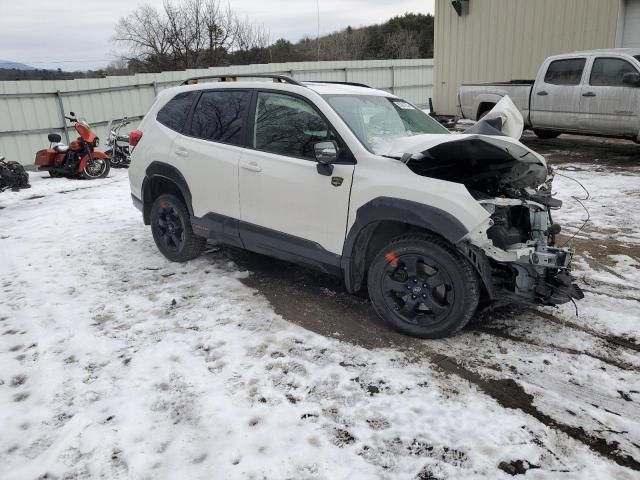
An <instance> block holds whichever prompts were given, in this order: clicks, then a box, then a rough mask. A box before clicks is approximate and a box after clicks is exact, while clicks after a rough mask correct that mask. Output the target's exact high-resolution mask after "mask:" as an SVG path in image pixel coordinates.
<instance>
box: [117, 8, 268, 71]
mask: <svg viewBox="0 0 640 480" xmlns="http://www.w3.org/2000/svg"><path fill="white" fill-rule="evenodd" d="M115 40H116V41H118V42H119V43H121V44H124V45H125V46H126V47H128V48H129V51H130V55H129V56H128V57H126V58H127V60H129V64H130V66H131V65H132V64H133V65H134V66H137V65H139V64H144V65H146V66H147V67H148V68H149V69H151V70H159V69H163V68H172V69H176V68H179V69H183V68H184V69H186V68H197V67H211V66H217V65H220V64H222V63H224V62H225V61H226V60H227V58H228V57H229V56H231V57H232V58H233V59H234V60H237V61H239V62H240V63H248V62H260V61H266V60H267V59H268V50H267V48H268V46H269V33H268V32H267V30H266V29H265V28H264V27H263V26H261V25H256V24H253V23H251V22H250V21H249V20H247V19H240V18H238V17H237V15H236V14H235V13H234V12H233V10H232V9H231V7H230V6H229V5H228V4H227V6H226V7H223V6H222V5H221V3H220V0H164V2H163V4H162V9H161V10H159V9H156V8H154V7H151V6H144V7H140V8H139V9H138V10H136V11H135V12H133V13H132V14H131V15H129V16H127V17H124V18H121V19H120V21H119V22H118V24H117V27H116V35H115Z"/></svg>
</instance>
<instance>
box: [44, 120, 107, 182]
mask: <svg viewBox="0 0 640 480" xmlns="http://www.w3.org/2000/svg"><path fill="white" fill-rule="evenodd" d="M70 115H71V116H70V117H64V118H66V119H67V120H69V121H70V122H71V123H73V124H74V127H75V129H76V131H77V132H78V135H79V137H78V138H77V139H75V140H72V141H71V142H70V143H69V145H65V144H64V143H61V140H62V138H61V137H60V135H58V134H57V133H50V134H49V137H48V138H49V142H50V145H49V148H45V149H44V150H40V151H38V152H37V153H36V162H35V163H36V165H37V166H38V170H41V171H48V172H49V175H51V176H52V177H67V178H77V177H80V178H86V179H89V180H91V179H95V178H104V177H106V176H107V175H108V174H109V170H110V169H111V163H110V161H109V156H108V155H107V154H105V153H103V152H99V151H97V150H95V148H96V147H97V146H98V143H99V141H100V139H99V138H98V136H97V135H96V133H95V132H94V131H93V130H92V129H91V126H90V125H89V124H88V123H87V122H86V121H85V120H83V119H80V120H78V119H77V118H76V114H75V113H73V112H70Z"/></svg>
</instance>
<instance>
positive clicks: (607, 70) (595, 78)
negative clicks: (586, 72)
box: [589, 58, 637, 87]
mask: <svg viewBox="0 0 640 480" xmlns="http://www.w3.org/2000/svg"><path fill="white" fill-rule="evenodd" d="M629 72H637V70H636V69H635V68H634V67H633V65H631V64H630V63H629V62H627V61H626V60H622V59H621V58H596V59H595V61H594V62H593V67H592V68H591V79H590V80H589V84H591V85H594V86H606V87H624V86H625V84H624V82H623V81H622V77H624V74H625V73H629Z"/></svg>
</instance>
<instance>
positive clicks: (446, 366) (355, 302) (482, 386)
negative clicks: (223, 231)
mask: <svg viewBox="0 0 640 480" xmlns="http://www.w3.org/2000/svg"><path fill="white" fill-rule="evenodd" d="M226 251H227V254H230V256H231V258H232V259H233V260H234V261H235V262H236V263H238V264H239V265H242V267H243V268H247V269H248V270H250V271H252V272H254V273H253V275H252V276H250V277H249V278H248V279H244V280H243V282H244V283H246V284H247V285H249V286H250V287H252V288H255V289H257V290H258V291H260V292H261V293H262V294H263V295H265V297H266V298H267V299H268V300H269V301H270V302H271V304H272V305H273V307H274V309H275V311H276V312H277V313H278V314H280V315H282V316H283V317H284V318H285V319H287V320H289V321H292V322H294V323H297V324H298V325H301V326H303V327H305V328H307V329H309V330H311V331H314V332H316V333H320V334H322V335H325V336H328V337H334V338H339V339H341V340H343V341H347V342H351V343H354V344H356V345H359V346H362V347H365V348H369V349H374V348H394V349H397V350H399V351H403V352H404V353H405V354H406V355H407V356H408V357H411V358H414V359H415V360H416V361H419V360H427V361H429V362H430V363H431V364H433V365H434V366H436V367H437V368H438V369H439V370H440V371H441V373H442V374H443V375H444V376H445V377H447V376H451V375H455V376H457V377H459V378H462V379H464V380H466V381H468V382H469V383H471V384H472V385H474V386H476V387H477V388H478V389H479V390H480V391H482V392H483V393H485V394H486V395H488V396H490V397H491V398H493V399H494V400H495V401H496V402H498V403H499V404H500V405H501V406H503V407H504V408H510V409H516V410H520V411H522V412H524V413H526V414H528V415H530V416H531V417H533V418H535V419H536V420H538V421H539V422H541V423H542V424H544V425H546V426H547V427H549V428H552V429H554V430H556V431H559V432H562V433H564V434H565V435H567V436H569V437H570V438H572V439H573V440H575V441H577V442H579V443H581V444H584V445H585V446H587V447H588V448H590V449H591V450H592V451H594V452H596V453H597V454H599V455H601V456H603V457H605V458H607V459H609V460H611V461H613V462H615V463H617V464H618V465H621V466H624V467H627V468H630V469H632V470H637V471H640V461H639V460H638V459H636V458H634V457H633V456H631V455H630V454H627V453H624V452H622V451H620V450H619V448H618V447H619V443H618V442H616V441H610V440H607V439H605V438H603V437H602V436H600V435H596V434H594V433H591V432H588V431H587V430H585V429H584V428H583V427H581V426H580V427H576V426H572V425H569V424H568V423H564V422H562V421H561V420H559V419H556V418H554V417H552V416H551V415H549V414H547V413H544V412H543V411H541V410H540V409H539V408H537V407H536V406H534V405H533V400H534V397H533V395H531V394H529V393H527V392H526V391H525V390H524V389H523V387H522V386H521V385H520V384H519V383H518V382H516V381H515V380H513V379H511V378H498V379H495V378H485V377H483V376H482V374H480V373H479V372H478V371H474V370H471V369H470V368H468V367H466V366H463V365H462V364H461V363H460V362H459V361H457V360H456V359H455V358H453V357H449V356H447V355H443V354H440V353H438V352H437V351H436V350H434V349H433V348H430V347H429V342H428V341H426V342H425V341H423V340H419V339H415V338H410V337H406V336H404V335H401V334H398V333H396V332H393V331H390V330H389V329H388V328H387V327H386V326H384V325H382V323H381V321H380V320H379V319H378V318H377V317H376V316H375V314H374V313H373V311H372V309H371V308H370V306H369V305H368V302H366V301H363V300H362V299H359V298H357V297H353V296H350V295H348V294H346V293H342V292H341V289H342V287H341V286H340V283H339V281H337V280H334V279H331V278H328V277H326V276H323V275H321V274H317V273H315V272H312V271H309V270H306V269H303V268H301V267H297V266H294V265H291V264H286V263H285V262H280V261H278V260H274V259H271V258H267V257H264V256H261V255H257V254H253V253H248V252H240V251H237V250H235V249H228V250H226ZM333 289H335V290H333ZM327 290H329V291H332V292H333V294H332V295H323V292H324V291H327ZM527 311H529V309H527ZM531 312H532V313H536V314H540V313H542V314H543V315H545V316H546V315H549V314H546V312H539V311H538V310H535V309H531ZM541 316H542V315H541ZM543 318H544V317H543ZM553 318H554V319H555V320H556V323H557V322H558V321H561V320H560V319H557V318H556V317H553ZM586 333H590V334H593V333H592V332H586ZM600 336H601V337H604V338H603V339H605V340H606V339H609V340H611V339H610V338H609V336H607V335H603V334H600ZM620 343H622V344H624V345H626V343H629V342H627V341H625V340H623V339H621V340H620ZM631 345H632V346H634V344H631ZM536 348H540V347H538V346H536ZM550 348H555V347H550ZM632 348H633V347H632ZM556 350H558V349H556Z"/></svg>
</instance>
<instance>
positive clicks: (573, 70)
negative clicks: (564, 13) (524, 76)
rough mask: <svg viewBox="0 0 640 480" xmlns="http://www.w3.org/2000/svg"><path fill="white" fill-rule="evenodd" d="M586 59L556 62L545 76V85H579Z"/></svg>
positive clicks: (550, 65) (552, 63) (551, 64)
mask: <svg viewBox="0 0 640 480" xmlns="http://www.w3.org/2000/svg"><path fill="white" fill-rule="evenodd" d="M586 62H587V60H586V59H585V58H567V59H565V60H554V61H553V62H551V63H550V64H549V68H547V73H545V75H544V83H549V84H551V85H579V84H580V80H581V79H582V72H583V71H584V65H585V63H586Z"/></svg>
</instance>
